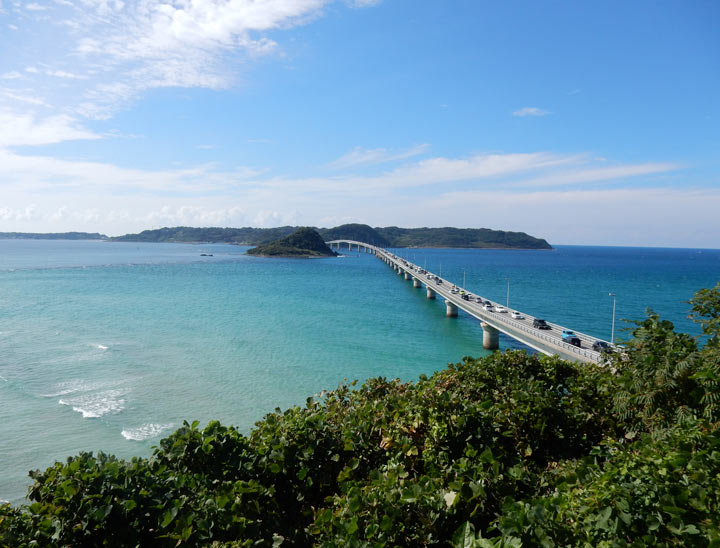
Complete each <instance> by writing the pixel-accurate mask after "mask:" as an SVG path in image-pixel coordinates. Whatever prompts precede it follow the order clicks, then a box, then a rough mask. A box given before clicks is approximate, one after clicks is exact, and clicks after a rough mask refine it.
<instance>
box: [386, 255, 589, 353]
mask: <svg viewBox="0 0 720 548" xmlns="http://www.w3.org/2000/svg"><path fill="white" fill-rule="evenodd" d="M376 251H378V252H380V253H381V254H382V255H384V256H385V257H387V258H389V259H390V260H392V261H393V262H394V263H395V264H397V265H398V266H399V267H400V268H402V269H403V270H406V271H407V270H408V269H409V270H415V271H417V269H419V267H417V265H415V264H413V263H411V262H409V261H407V260H405V259H402V258H400V257H398V256H396V255H394V254H391V253H388V252H386V251H384V250H382V249H381V248H376ZM412 275H413V276H415V277H417V276H416V275H415V274H412ZM433 275H434V276H435V277H437V278H440V279H441V280H443V282H444V283H448V284H450V283H451V282H449V281H448V280H445V279H444V278H442V277H440V276H437V275H435V274H433ZM424 283H425V285H426V286H428V287H430V286H429V284H428V282H427V281H424ZM453 285H454V284H453ZM433 291H435V292H437V293H440V294H441V295H443V296H444V297H445V298H447V299H449V300H450V301H451V302H453V304H455V305H459V306H460V308H462V309H464V310H465V311H466V312H468V310H467V309H468V308H470V310H473V309H479V307H478V306H477V303H472V302H469V301H463V300H462V299H457V298H454V296H453V295H452V293H450V292H449V291H447V290H446V289H445V288H442V287H440V286H438V287H433ZM491 302H492V301H491ZM495 304H496V303H493V305H495ZM470 314H471V315H473V316H475V314H473V313H472V312H470ZM478 315H479V317H480V319H482V318H483V317H484V316H487V317H490V318H492V319H494V320H495V321H496V322H497V323H498V324H500V325H508V326H512V327H513V328H515V329H518V330H520V331H523V332H525V333H528V334H530V335H531V338H534V339H540V340H543V341H546V342H548V343H550V344H551V345H552V346H554V347H559V348H562V349H563V351H566V352H569V353H572V354H576V355H578V356H583V357H585V358H588V359H590V360H592V361H593V362H596V363H600V362H601V361H602V355H601V354H600V352H595V351H594V350H589V349H586V348H579V347H577V346H575V345H572V344H569V343H567V342H565V341H563V340H562V339H561V338H557V337H552V336H550V335H547V334H546V333H543V332H542V331H541V330H538V329H536V328H531V327H529V326H528V325H526V324H524V323H521V322H518V321H515V320H513V319H511V318H508V317H507V316H505V315H504V314H500V313H497V312H489V311H487V310H482V311H479V312H478ZM475 317H478V316H475ZM526 317H527V318H529V319H534V317H533V316H529V315H527V316H526ZM548 325H549V326H550V327H551V329H553V330H557V331H562V330H563V329H564V328H563V326H561V325H557V324H554V323H551V322H548ZM501 330H502V329H501ZM510 336H512V335H510ZM578 336H579V337H580V336H582V339H585V342H586V343H587V342H588V340H593V339H594V338H593V337H590V336H589V335H586V334H584V333H578Z"/></svg>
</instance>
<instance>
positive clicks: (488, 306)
mask: <svg viewBox="0 0 720 548" xmlns="http://www.w3.org/2000/svg"><path fill="white" fill-rule="evenodd" d="M485 310H487V311H488V312H492V311H493V305H492V304H491V303H489V302H485Z"/></svg>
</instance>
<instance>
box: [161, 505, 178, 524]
mask: <svg viewBox="0 0 720 548" xmlns="http://www.w3.org/2000/svg"><path fill="white" fill-rule="evenodd" d="M177 513H178V509H177V506H173V507H172V508H170V510H168V511H167V512H165V513H164V514H163V519H162V521H161V522H160V527H163V528H165V527H167V526H168V525H170V524H171V523H172V521H173V520H174V519H175V516H177Z"/></svg>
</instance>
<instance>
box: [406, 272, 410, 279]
mask: <svg viewBox="0 0 720 548" xmlns="http://www.w3.org/2000/svg"><path fill="white" fill-rule="evenodd" d="M405 279H406V280H409V279H410V274H409V273H408V272H406V273H405Z"/></svg>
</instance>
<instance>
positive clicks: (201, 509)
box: [0, 284, 720, 548]
mask: <svg viewBox="0 0 720 548" xmlns="http://www.w3.org/2000/svg"><path fill="white" fill-rule="evenodd" d="M691 303H692V306H693V315H694V317H695V319H696V320H697V321H699V322H700V323H701V325H702V328H703V331H704V334H705V338H704V341H705V343H704V345H702V346H700V345H699V344H698V342H697V341H696V340H695V339H693V338H691V337H689V336H687V335H685V334H681V333H676V332H675V331H674V328H673V326H672V324H671V323H670V322H667V321H664V320H661V319H660V318H658V316H657V315H655V314H653V313H652V312H650V313H649V314H648V317H647V318H646V319H645V320H643V321H640V322H637V323H636V324H635V326H634V329H633V332H632V335H633V337H632V339H631V340H630V342H629V343H628V344H627V351H626V353H623V354H622V355H614V356H611V357H609V358H608V362H607V363H606V364H604V365H605V366H604V367H594V366H587V365H581V364H575V363H569V362H565V361H562V360H560V359H558V358H550V357H544V356H541V357H539V356H529V355H526V354H525V353H523V352H517V351H514V352H507V353H495V354H494V355H492V356H490V357H487V358H482V359H472V358H465V359H464V360H463V361H462V362H461V363H458V364H454V365H450V366H448V368H447V369H445V370H443V371H440V372H438V373H435V374H434V375H432V376H431V377H425V376H421V378H420V379H419V380H418V381H417V382H415V383H403V382H400V381H398V380H393V381H388V380H386V379H383V378H377V379H371V380H369V381H367V382H366V383H365V384H364V385H362V386H361V387H360V388H353V387H350V386H341V387H339V388H338V389H336V390H334V391H332V392H329V393H326V394H323V395H322V396H321V397H319V398H309V399H308V400H307V402H306V404H305V405H303V406H297V407H293V408H291V409H288V410H286V411H280V410H276V411H275V412H274V413H271V414H269V415H267V416H266V417H265V418H264V419H263V420H262V421H260V422H258V423H257V424H256V426H255V428H254V429H253V430H252V431H251V433H250V434H249V435H248V436H244V435H242V434H240V433H239V432H238V431H237V430H235V429H234V428H232V427H225V426H222V425H220V424H219V423H217V422H211V423H210V424H208V425H207V426H206V427H205V428H199V427H198V424H197V423H193V424H185V425H184V426H183V427H182V428H180V429H179V430H178V431H177V432H175V433H174V434H172V435H171V436H170V437H168V438H166V439H164V440H162V441H161V442H160V445H159V447H157V448H156V450H155V452H154V454H153V455H152V456H151V457H150V458H134V459H132V460H130V461H123V460H119V459H116V458H114V457H112V456H109V455H104V454H98V455H92V454H89V453H83V454H80V455H78V456H75V457H71V458H69V459H68V460H67V462H64V463H56V464H55V465H54V466H53V467H51V468H49V469H47V470H45V471H37V472H33V473H32V474H31V475H32V477H33V479H34V481H35V483H34V485H33V486H32V487H31V489H30V500H31V504H30V505H29V506H27V507H21V508H13V507H11V506H9V505H5V506H3V507H0V545H2V546H13V547H16V546H35V545H37V546H101V545H105V546H227V547H241V546H242V547H249V546H267V547H277V546H288V547H289V546H321V547H336V546H348V547H361V546H362V547H365V546H367V547H388V548H389V547H395V546H402V547H410V546H452V547H458V548H468V547H483V548H486V547H520V546H543V547H555V546H557V547H560V546H562V547H565V546H571V547H578V548H579V547H587V546H593V547H596V546H600V547H611V546H618V547H620V546H628V547H629V546H698V547H699V546H704V547H705V546H720V430H719V429H718V419H719V418H720V409H718V407H717V403H718V401H720V390H719V387H720V385H719V384H718V383H719V382H720V340H719V335H720V284H718V285H717V286H716V287H715V288H713V289H709V290H703V291H701V292H699V293H697V294H696V296H695V298H694V299H693V300H692V301H691Z"/></svg>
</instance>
